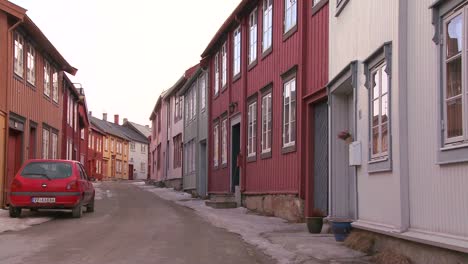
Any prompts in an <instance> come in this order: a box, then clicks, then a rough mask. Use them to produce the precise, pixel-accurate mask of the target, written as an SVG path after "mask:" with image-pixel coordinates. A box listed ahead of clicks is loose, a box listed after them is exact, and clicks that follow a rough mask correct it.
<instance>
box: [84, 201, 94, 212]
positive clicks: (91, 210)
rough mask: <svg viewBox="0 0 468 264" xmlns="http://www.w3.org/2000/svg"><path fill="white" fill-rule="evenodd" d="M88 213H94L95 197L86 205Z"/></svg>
mask: <svg viewBox="0 0 468 264" xmlns="http://www.w3.org/2000/svg"><path fill="white" fill-rule="evenodd" d="M86 212H87V213H94V197H93V199H92V200H91V201H90V202H89V204H88V205H86Z"/></svg>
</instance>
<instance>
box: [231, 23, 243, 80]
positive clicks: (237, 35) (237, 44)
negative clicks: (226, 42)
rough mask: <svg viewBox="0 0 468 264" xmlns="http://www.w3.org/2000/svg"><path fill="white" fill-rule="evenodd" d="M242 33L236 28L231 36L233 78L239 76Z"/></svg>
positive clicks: (239, 28)
mask: <svg viewBox="0 0 468 264" xmlns="http://www.w3.org/2000/svg"><path fill="white" fill-rule="evenodd" d="M241 41H242V31H241V27H240V26H238V27H237V28H236V30H234V36H233V44H234V45H233V54H234V56H233V57H234V58H233V61H232V62H233V69H232V73H233V75H234V76H236V75H238V74H240V72H241V52H242V48H241V46H242V42H241Z"/></svg>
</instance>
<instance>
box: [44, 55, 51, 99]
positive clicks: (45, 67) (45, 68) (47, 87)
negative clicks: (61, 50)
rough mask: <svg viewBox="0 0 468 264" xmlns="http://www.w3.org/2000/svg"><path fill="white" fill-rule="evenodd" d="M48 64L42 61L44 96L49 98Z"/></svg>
mask: <svg viewBox="0 0 468 264" xmlns="http://www.w3.org/2000/svg"><path fill="white" fill-rule="evenodd" d="M50 69H51V68H50V63H49V62H48V61H47V60H44V94H45V96H47V97H49V98H50V90H51V89H50Z"/></svg>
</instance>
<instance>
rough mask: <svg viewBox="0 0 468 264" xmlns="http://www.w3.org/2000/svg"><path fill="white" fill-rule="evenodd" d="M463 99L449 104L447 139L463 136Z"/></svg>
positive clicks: (451, 101)
mask: <svg viewBox="0 0 468 264" xmlns="http://www.w3.org/2000/svg"><path fill="white" fill-rule="evenodd" d="M462 109H463V108H462V98H458V99H455V100H450V101H448V102H447V137H449V138H453V137H458V136H462V135H463V121H462V120H463V119H462Z"/></svg>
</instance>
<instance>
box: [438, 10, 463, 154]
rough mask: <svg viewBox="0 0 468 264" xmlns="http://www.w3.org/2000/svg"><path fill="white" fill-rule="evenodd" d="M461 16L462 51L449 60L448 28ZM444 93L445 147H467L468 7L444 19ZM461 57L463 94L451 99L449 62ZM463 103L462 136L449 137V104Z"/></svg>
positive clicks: (443, 127)
mask: <svg viewBox="0 0 468 264" xmlns="http://www.w3.org/2000/svg"><path fill="white" fill-rule="evenodd" d="M459 15H461V17H462V19H463V23H462V50H461V52H460V54H459V55H454V56H452V58H449V59H447V45H448V43H447V42H448V41H447V26H448V23H449V22H450V21H452V20H453V19H454V18H456V17H457V16H459ZM443 41H444V44H445V45H444V46H443V66H442V69H443V81H442V83H443V86H442V87H443V91H442V95H443V98H442V103H443V116H442V118H443V120H442V121H441V122H442V129H443V136H444V144H443V146H444V147H452V146H459V145H467V144H468V85H467V82H468V74H467V73H466V71H467V69H468V5H465V6H464V7H463V8H461V9H460V10H458V11H456V12H455V13H453V14H451V15H450V16H448V17H446V18H444V19H443ZM460 57H461V60H462V62H461V64H462V66H461V75H462V76H461V78H462V80H461V82H462V83H461V94H460V95H456V96H453V97H451V98H447V65H448V63H449V62H451V61H453V60H455V59H458V58H460ZM460 99H461V101H462V110H461V112H462V113H461V115H462V116H461V122H462V135H460V136H457V137H451V138H449V136H448V116H447V102H448V101H454V100H460Z"/></svg>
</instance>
